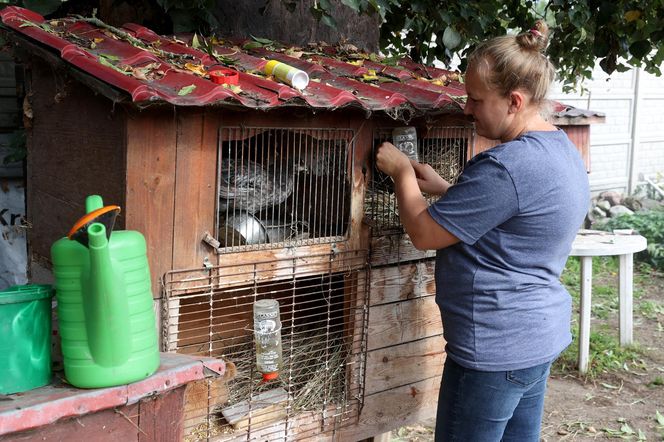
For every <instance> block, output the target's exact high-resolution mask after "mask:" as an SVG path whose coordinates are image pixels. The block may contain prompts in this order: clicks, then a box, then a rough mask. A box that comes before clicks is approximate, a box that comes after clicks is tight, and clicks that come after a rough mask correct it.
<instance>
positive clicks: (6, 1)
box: [0, 0, 67, 15]
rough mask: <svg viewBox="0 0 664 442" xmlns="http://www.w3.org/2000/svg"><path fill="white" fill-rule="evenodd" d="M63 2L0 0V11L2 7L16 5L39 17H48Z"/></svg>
mask: <svg viewBox="0 0 664 442" xmlns="http://www.w3.org/2000/svg"><path fill="white" fill-rule="evenodd" d="M65 1H67V0H0V9H1V8H2V7H4V6H10V5H16V6H23V7H24V8H27V9H30V10H31V11H35V12H36V13H38V14H41V15H49V14H52V13H54V12H55V11H57V10H58V8H59V7H60V6H62V3H63V2H65Z"/></svg>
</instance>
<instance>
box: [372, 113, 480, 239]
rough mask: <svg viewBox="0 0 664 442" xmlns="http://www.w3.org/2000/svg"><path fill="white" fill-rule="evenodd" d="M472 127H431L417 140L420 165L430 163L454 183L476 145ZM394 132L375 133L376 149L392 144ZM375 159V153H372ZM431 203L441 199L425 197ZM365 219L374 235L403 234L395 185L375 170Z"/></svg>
mask: <svg viewBox="0 0 664 442" xmlns="http://www.w3.org/2000/svg"><path fill="white" fill-rule="evenodd" d="M473 134H474V132H473V129H472V127H470V126H445V127H433V128H428V129H427V130H426V133H424V134H422V135H423V136H421V137H418V140H417V144H418V157H419V161H420V162H421V163H427V164H430V165H431V166H432V167H433V168H434V169H435V170H436V171H437V172H438V173H439V174H440V175H441V176H442V177H443V178H444V179H445V180H447V181H448V182H450V183H452V184H454V183H455V182H456V180H457V179H458V177H459V175H460V174H461V172H462V170H463V166H464V164H465V160H466V156H467V153H468V149H469V147H470V146H472V143H473V136H474V135H473ZM391 137H392V129H378V130H376V131H375V133H374V146H378V145H379V144H380V143H381V142H382V141H385V140H388V141H390V140H391ZM372 157H373V158H375V152H374V153H373V156H372ZM425 197H426V198H427V201H428V202H429V204H431V203H433V202H434V201H435V200H436V199H437V198H438V197H437V196H432V195H425ZM365 216H366V218H367V220H368V222H369V224H370V225H371V226H372V235H373V236H374V237H375V236H382V235H387V234H398V233H403V229H402V227H401V223H400V221H399V210H398V206H397V200H396V196H395V194H394V185H393V182H392V180H391V179H390V177H388V176H387V175H385V174H384V173H382V172H380V171H379V170H378V169H376V168H375V167H374V168H373V170H372V174H371V181H370V184H369V188H368V191H367V193H366V196H365Z"/></svg>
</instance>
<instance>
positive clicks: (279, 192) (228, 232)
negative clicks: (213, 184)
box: [216, 127, 353, 253]
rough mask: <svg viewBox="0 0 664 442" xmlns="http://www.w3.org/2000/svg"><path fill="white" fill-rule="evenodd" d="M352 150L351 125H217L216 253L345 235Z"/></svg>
mask: <svg viewBox="0 0 664 442" xmlns="http://www.w3.org/2000/svg"><path fill="white" fill-rule="evenodd" d="M352 150H353V131H352V130H350V129H323V128H317V129H312V128H289V129H280V128H266V127H225V128H221V129H220V134H219V153H220V155H219V170H218V176H219V187H218V189H219V204H218V210H217V214H218V216H217V220H216V225H217V239H218V240H219V241H220V242H221V245H222V247H221V249H220V251H221V252H222V253H228V252H237V251H243V250H263V249H271V248H278V247H290V246H299V245H308V244H322V243H332V242H336V241H340V240H344V239H345V238H346V237H347V233H348V225H349V223H350V193H351V192H350V189H351V187H352V186H351V178H352V170H353V169H352V164H351V162H352V158H353V151H352Z"/></svg>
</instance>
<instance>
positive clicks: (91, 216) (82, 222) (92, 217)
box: [67, 206, 120, 239]
mask: <svg viewBox="0 0 664 442" xmlns="http://www.w3.org/2000/svg"><path fill="white" fill-rule="evenodd" d="M111 212H115V213H118V212H120V206H106V207H102V208H100V209H97V210H94V211H92V212H90V213H86V214H85V215H83V216H82V217H81V218H80V219H79V220H78V221H76V224H74V227H72V228H71V230H70V231H69V233H67V238H69V239H73V236H74V235H75V234H76V232H78V231H79V230H81V229H83V228H84V227H86V226H88V225H89V224H92V223H93V222H95V221H96V220H97V219H99V218H100V217H101V216H102V215H105V214H107V213H111Z"/></svg>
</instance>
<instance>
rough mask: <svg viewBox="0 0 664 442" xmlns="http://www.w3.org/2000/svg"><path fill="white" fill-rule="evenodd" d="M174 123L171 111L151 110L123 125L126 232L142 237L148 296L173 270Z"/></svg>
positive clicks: (157, 292) (135, 116)
mask: <svg viewBox="0 0 664 442" xmlns="http://www.w3.org/2000/svg"><path fill="white" fill-rule="evenodd" d="M176 127H177V126H176V121H175V115H174V113H173V112H168V111H156V110H152V111H151V112H149V113H143V114H138V115H134V116H133V118H129V119H128V122H127V202H126V210H125V219H126V226H127V229H130V230H138V231H139V232H141V233H142V234H143V235H144V236H145V241H146V243H147V248H148V261H149V263H150V273H151V275H152V294H153V296H154V297H158V295H159V287H160V286H159V279H160V278H161V276H162V275H163V274H164V273H166V272H167V271H168V270H171V269H172V268H173V214H174V209H175V207H174V202H175V178H174V177H175V169H176V168H175V159H176Z"/></svg>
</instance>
